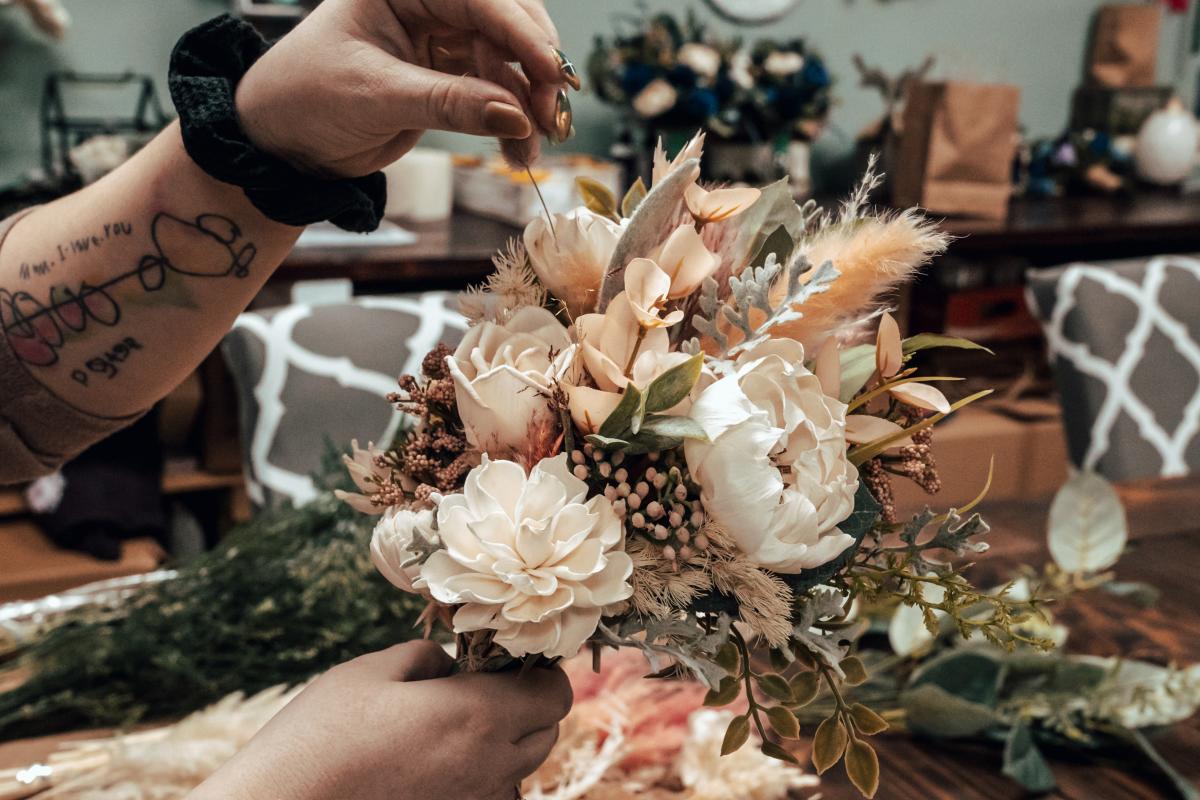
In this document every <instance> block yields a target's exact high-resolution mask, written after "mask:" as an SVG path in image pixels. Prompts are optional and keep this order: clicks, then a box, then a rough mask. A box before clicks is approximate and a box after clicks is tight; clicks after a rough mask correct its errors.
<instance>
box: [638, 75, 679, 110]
mask: <svg viewBox="0 0 1200 800" xmlns="http://www.w3.org/2000/svg"><path fill="white" fill-rule="evenodd" d="M678 97H679V94H678V93H677V92H676V91H675V87H674V86H672V85H671V84H669V83H667V82H666V81H665V80H663V79H662V78H656V79H655V80H652V81H650V82H649V83H648V84H646V88H644V89H642V90H641V91H640V92H638V93H637V96H636V97H634V98H633V103H632V105H633V110H634V111H636V112H637V113H638V115H640V116H641V117H643V118H645V119H650V118H651V117H657V116H658V115H659V114H665V113H666V112H668V111H670V110H671V109H672V108H673V107H674V105H675V101H676V100H677V99H678Z"/></svg>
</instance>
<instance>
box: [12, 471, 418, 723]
mask: <svg viewBox="0 0 1200 800" xmlns="http://www.w3.org/2000/svg"><path fill="white" fill-rule="evenodd" d="M322 474H323V475H324V476H328V477H326V478H322V479H321V480H322V483H323V485H324V486H325V487H326V488H328V489H332V488H334V481H344V480H345V478H344V477H343V476H344V470H343V469H342V467H341V465H340V464H337V463H335V461H334V460H333V459H329V464H328V465H327V468H325V469H323V470H322ZM334 476H336V477H334ZM337 485H339V486H340V485H341V484H337ZM371 527H372V525H371V521H370V520H369V519H368V520H364V518H363V517H362V516H361V515H359V514H356V513H355V512H354V511H353V510H352V509H350V508H348V507H347V506H346V505H345V504H344V503H342V502H340V501H338V500H336V499H335V498H334V497H333V495H332V494H331V493H323V494H322V495H321V496H320V497H319V498H318V499H317V500H315V501H313V502H312V503H309V504H307V505H305V506H303V507H301V508H290V507H289V508H285V509H278V510H267V511H263V512H261V513H260V514H259V515H258V516H256V517H255V518H254V519H253V520H251V521H250V522H248V523H246V524H244V525H241V526H239V527H238V528H237V529H235V530H234V531H232V532H231V533H230V534H229V535H228V536H227V537H226V538H225V539H224V540H223V541H222V542H221V544H220V545H219V546H218V547H217V548H216V549H214V550H212V551H211V552H209V553H206V554H204V555H203V556H201V557H199V558H198V559H196V560H195V561H194V562H192V563H191V564H189V565H187V566H186V567H184V568H182V569H181V570H180V571H179V574H178V576H177V577H176V578H174V579H172V580H168V581H165V582H163V583H160V584H157V585H151V586H147V587H145V588H144V589H141V590H140V591H138V592H137V593H136V594H134V595H133V596H132V597H130V598H129V599H128V600H126V601H125V602H124V603H122V604H121V605H120V607H118V608H116V609H100V608H85V609H83V610H80V611H78V612H75V613H73V614H70V615H67V616H66V617H65V618H64V619H63V620H62V621H61V622H60V624H58V625H56V626H55V627H53V628H52V629H51V630H50V631H49V632H48V633H47V634H45V635H44V636H43V637H42V638H40V639H39V640H37V641H35V642H34V643H33V644H32V645H31V646H30V647H29V649H28V650H27V651H26V652H24V653H23V654H22V655H21V657H20V658H19V659H17V660H15V661H14V662H13V663H12V664H10V665H9V667H8V669H9V670H13V669H14V668H15V669H16V670H19V671H21V672H24V673H27V677H26V678H25V680H24V681H23V682H22V683H20V685H18V686H17V687H16V688H14V689H11V690H9V691H7V692H4V693H0V739H11V738H17V737H23V736H32V735H41V734H48V733H54V732H58V731H65V730H71V729H78V728H91V727H108V726H127V725H132V724H134V723H137V722H141V721H143V720H148V719H157V718H171V717H176V716H180V715H183V714H186V713H188V712H191V711H195V710H197V709H199V708H203V707H204V706H206V705H208V704H210V703H213V702H215V701H217V700H219V699H221V698H222V697H224V696H226V695H228V694H230V693H232V692H237V691H241V692H246V693H248V694H252V693H255V692H259V691H261V690H263V689H266V688H268V687H271V686H275V685H278V684H284V685H293V684H296V683H300V682H302V681H304V680H306V679H308V678H309V677H311V676H312V675H315V674H317V673H320V672H322V671H324V670H326V669H328V668H329V667H331V666H333V665H334V664H337V663H339V662H341V661H345V660H346V659H349V658H353V657H355V656H357V655H360V654H362V653H365V652H369V651H372V650H378V649H381V648H384V647H387V646H389V645H392V644H394V643H396V642H397V641H403V640H406V639H411V638H414V637H417V636H419V635H420V631H419V630H417V629H416V627H415V626H416V620H417V616H418V614H419V613H420V610H421V609H420V605H421V604H420V603H419V602H418V601H415V600H414V599H413V598H410V597H408V596H407V595H402V594H399V593H397V592H395V591H393V590H391V587H390V586H389V585H388V584H387V582H386V581H385V580H384V579H383V578H382V577H380V576H379V574H378V573H377V572H376V571H375V569H374V567H372V565H371V561H370V554H369V553H370V551H369V542H370V539H371Z"/></svg>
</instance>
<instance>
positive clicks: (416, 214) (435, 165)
mask: <svg viewBox="0 0 1200 800" xmlns="http://www.w3.org/2000/svg"><path fill="white" fill-rule="evenodd" d="M383 174H384V175H385V176H386V177H387V192H388V199H387V206H386V208H385V209H384V215H385V216H387V217H388V218H389V219H404V220H411V221H413V222H433V221H435V220H441V219H446V218H448V217H449V216H450V212H451V210H452V209H453V207H454V168H453V163H452V159H451V157H450V153H448V152H446V151H445V150H434V149H432V148H428V147H414V148H413V149H412V150H410V151H408V153H406V154H405V155H404V157H403V158H401V159H400V160H399V161H397V162H395V163H394V164H392V165H390V166H388V167H385V168H384V170H383Z"/></svg>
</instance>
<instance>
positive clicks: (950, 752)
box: [821, 478, 1200, 800]
mask: <svg viewBox="0 0 1200 800" xmlns="http://www.w3.org/2000/svg"><path fill="white" fill-rule="evenodd" d="M1121 495H1122V499H1123V500H1124V501H1125V504H1126V508H1127V509H1128V516H1129V522H1130V534H1131V539H1132V541H1131V544H1130V548H1129V552H1128V553H1126V555H1125V556H1124V558H1123V559H1122V561H1121V562H1120V563H1119V564H1118V565H1117V577H1118V579H1120V580H1130V581H1145V582H1147V583H1150V584H1153V585H1154V586H1155V587H1157V588H1158V589H1159V590H1161V592H1162V598H1161V600H1160V601H1159V603H1158V605H1157V606H1156V607H1154V608H1152V609H1138V608H1136V607H1134V606H1132V605H1130V604H1128V603H1126V602H1125V601H1122V600H1118V599H1116V598H1114V597H1112V596H1111V595H1107V594H1103V593H1099V592H1090V593H1088V594H1087V595H1085V596H1079V597H1077V598H1074V602H1072V603H1071V604H1070V605H1068V606H1066V607H1064V608H1059V609H1055V611H1054V613H1055V614H1056V616H1057V618H1058V619H1059V620H1060V621H1062V622H1064V623H1066V624H1067V625H1068V627H1069V628H1070V629H1071V638H1070V639H1069V641H1068V644H1067V646H1068V649H1069V650H1071V651H1073V652H1077V653H1088V654H1092V655H1101V656H1116V655H1126V656H1130V657H1135V658H1142V659H1146V660H1151V661H1157V662H1160V663H1166V662H1169V661H1172V660H1175V661H1177V662H1179V663H1192V662H1196V661H1200V478H1188V479H1181V480H1177V481H1144V482H1139V483H1133V484H1129V485H1127V486H1124V487H1122V488H1121ZM1046 510H1047V502H1046V501H1045V500H1039V501H1029V502H1022V503H1003V504H998V505H993V506H992V507H991V508H984V509H982V513H983V514H984V517H985V518H986V519H987V520H988V521H989V522H990V523H991V524H992V532H991V533H990V534H988V539H989V540H990V541H991V543H992V547H993V549H992V551H991V552H990V553H989V554H988V556H987V557H985V558H984V559H983V560H982V562H981V563H980V565H979V568H978V570H977V574H976V575H975V578H976V579H977V580H978V581H979V582H981V583H984V584H987V583H988V582H989V581H988V580H987V578H986V576H987V575H990V574H995V575H997V576H998V575H1000V574H1003V573H1004V571H1005V565H1006V564H1008V565H1011V564H1013V563H1016V562H1027V563H1040V562H1042V561H1044V560H1045V559H1046V558H1047V557H1048V554H1047V552H1046V549H1045V544H1044V536H1042V535H1041V532H1042V531H1044V529H1045V524H1046ZM874 741H875V744H876V745H877V746H878V750H879V758H880V765H881V767H882V770H883V780H882V783H881V789H880V791H879V794H878V795H876V797H877V798H878V800H1017V798H1022V797H1025V796H1026V795H1025V793H1024V792H1023V791H1022V790H1021V789H1020V787H1018V786H1017V785H1016V784H1014V783H1012V782H1011V781H1010V780H1008V779H1007V778H1005V777H1004V776H1003V775H1002V774H1001V772H1000V765H1001V752H1000V749H999V748H998V747H989V746H974V745H964V744H957V743H947V742H938V741H928V740H926V741H921V740H917V739H913V738H910V737H908V736H903V735H888V734H886V733H885V734H883V735H881V736H878V737H876V738H875V740H874ZM1153 741H1154V744H1155V746H1156V747H1157V749H1158V751H1159V752H1160V753H1161V754H1162V755H1163V757H1164V758H1166V759H1167V761H1168V762H1169V763H1170V764H1171V765H1172V766H1173V767H1175V769H1176V770H1178V771H1179V772H1180V773H1181V774H1183V775H1185V776H1186V777H1188V778H1189V779H1190V780H1192V782H1193V783H1195V784H1196V785H1197V786H1200V716H1197V717H1193V718H1192V719H1190V720H1187V721H1186V722H1183V723H1180V724H1179V725H1176V726H1174V727H1172V728H1171V729H1169V730H1167V731H1165V732H1163V733H1161V734H1159V735H1157V736H1156V737H1155V738H1154V739H1153ZM1047 755H1048V758H1049V760H1050V763H1051V767H1052V769H1053V770H1054V774H1055V777H1056V778H1057V779H1058V783H1059V789H1058V791H1056V792H1054V793H1052V794H1050V795H1047V796H1048V797H1051V798H1062V799H1063V800H1159V798H1170V797H1173V796H1174V795H1173V794H1171V793H1170V791H1169V787H1165V786H1164V785H1162V784H1161V783H1159V782H1158V780H1159V779H1158V777H1157V775H1156V774H1155V773H1153V772H1150V771H1144V772H1138V771H1134V770H1133V769H1131V768H1130V766H1129V765H1128V764H1100V763H1096V762H1092V761H1083V760H1081V761H1074V762H1072V761H1065V760H1063V759H1062V758H1061V757H1056V756H1055V755H1054V754H1047ZM821 793H822V796H823V798H824V800H851V798H858V797H859V795H858V793H857V792H856V791H855V790H854V788H853V787H852V786H850V784H849V781H847V780H846V778H845V773H844V772H843V771H842V768H841V767H840V766H839V767H836V768H834V769H833V770H831V771H830V772H828V773H826V775H825V778H824V779H823V781H822V784H821Z"/></svg>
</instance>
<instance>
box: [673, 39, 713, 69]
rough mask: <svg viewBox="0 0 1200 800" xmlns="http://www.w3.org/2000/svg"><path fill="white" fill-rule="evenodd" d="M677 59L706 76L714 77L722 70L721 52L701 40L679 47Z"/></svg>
mask: <svg viewBox="0 0 1200 800" xmlns="http://www.w3.org/2000/svg"><path fill="white" fill-rule="evenodd" d="M675 60H676V61H678V62H679V63H680V64H683V65H684V66H685V67H687V68H689V69H690V70H691V71H692V72H694V73H696V74H697V75H700V76H702V77H705V78H712V77H714V76H715V75H716V74H717V73H718V72H720V70H721V54H720V53H718V52H717V51H716V48H713V47H709V46H708V45H706V44H700V43H699V42H688V43H687V44H685V45H684V46H683V47H681V48H679V52H677V53H676V54H675Z"/></svg>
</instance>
